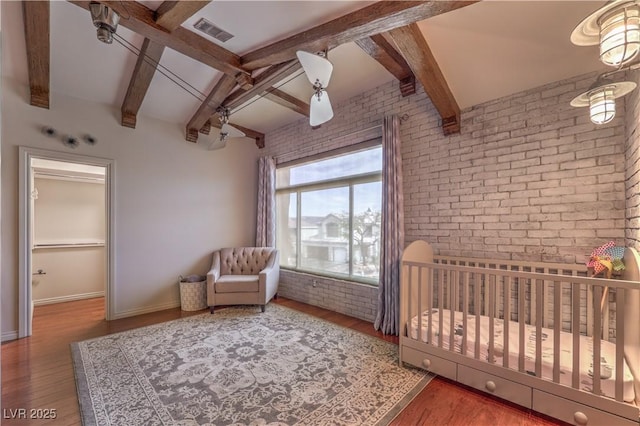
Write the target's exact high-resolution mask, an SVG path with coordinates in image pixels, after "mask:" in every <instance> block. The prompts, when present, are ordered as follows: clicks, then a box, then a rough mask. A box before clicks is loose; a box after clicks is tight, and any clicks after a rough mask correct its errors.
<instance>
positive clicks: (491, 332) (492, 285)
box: [488, 275, 497, 363]
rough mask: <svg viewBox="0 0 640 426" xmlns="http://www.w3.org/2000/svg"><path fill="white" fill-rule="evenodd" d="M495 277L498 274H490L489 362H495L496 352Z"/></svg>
mask: <svg viewBox="0 0 640 426" xmlns="http://www.w3.org/2000/svg"><path fill="white" fill-rule="evenodd" d="M495 278H497V276H496V275H489V280H488V281H489V283H488V284H489V359H488V362H490V363H493V362H495V361H494V352H495V348H494V345H495V342H494V340H495V339H494V334H495V333H494V327H495V325H494V321H493V320H494V317H495V306H496V283H495Z"/></svg>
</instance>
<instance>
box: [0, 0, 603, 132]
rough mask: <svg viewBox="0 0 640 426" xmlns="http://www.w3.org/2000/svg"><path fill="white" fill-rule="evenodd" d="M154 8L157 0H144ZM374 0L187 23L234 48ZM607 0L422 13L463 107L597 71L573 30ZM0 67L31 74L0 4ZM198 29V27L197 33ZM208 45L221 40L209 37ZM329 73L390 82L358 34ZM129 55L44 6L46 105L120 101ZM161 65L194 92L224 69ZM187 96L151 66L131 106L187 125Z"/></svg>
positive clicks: (249, 120) (282, 120)
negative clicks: (204, 27) (209, 25)
mask: <svg viewBox="0 0 640 426" xmlns="http://www.w3.org/2000/svg"><path fill="white" fill-rule="evenodd" d="M142 3H144V4H145V5H147V6H148V7H150V8H153V9H155V8H157V6H158V5H159V4H160V3H161V1H144V2H142ZM369 3H372V2H370V1H368V2H365V1H322V2H321V1H269V0H263V1H226V0H214V1H213V2H211V3H210V4H209V5H208V6H206V7H205V8H203V9H202V10H201V11H200V12H198V13H197V14H196V15H194V16H193V17H192V18H191V19H189V20H188V21H187V22H185V24H184V26H185V27H190V26H191V24H192V23H193V22H195V21H196V20H197V19H199V18H200V17H206V18H207V19H208V20H210V21H212V22H213V23H214V24H216V25H218V26H219V27H221V28H222V29H224V30H225V31H227V32H230V33H232V34H234V35H235V37H234V38H232V39H231V40H229V41H228V42H226V43H220V44H221V45H222V46H223V47H225V48H226V49H228V50H230V51H232V52H234V53H237V54H239V55H242V54H244V53H247V52H249V51H252V50H254V49H256V48H259V47H262V46H265V45H268V44H270V43H272V42H274V41H277V40H279V39H282V38H285V37H287V36H290V35H292V34H296V33H298V32H301V31H303V30H305V29H308V28H311V27H313V26H315V25H318V24H321V23H323V22H326V21H329V20H331V19H333V18H336V17H338V16H340V15H343V14H345V13H348V12H351V11H353V10H356V9H359V8H362V7H364V6H366V5H367V4H369ZM603 3H604V2H603V1H595V2H592V1H535V2H534V1H482V2H480V3H477V4H474V5H471V6H468V7H465V8H462V9H459V10H456V11H454V12H450V13H447V14H445V15H440V16H437V17H434V18H431V19H428V20H425V21H423V22H420V23H419V26H420V28H421V30H422V31H423V33H424V34H425V37H426V39H427V41H428V43H429V45H430V47H431V49H432V51H433V54H434V56H435V57H436V60H437V61H438V63H439V65H440V67H441V69H442V71H443V74H444V75H445V78H446V79H447V82H448V84H449V86H450V88H451V91H452V92H453V94H454V96H455V98H456V100H457V102H458V104H459V105H460V107H461V108H466V107H469V106H472V105H476V104H478V103H482V102H485V101H488V100H492V99H496V98H499V97H502V96H505V95H509V94H511V93H515V92H519V91H522V90H526V89H529V88H532V87H536V86H539V85H542V84H546V83H549V82H553V81H557V80H561V79H564V78H568V77H571V76H574V75H579V74H584V73H587V72H590V71H593V70H597V69H604V66H603V65H601V64H600V62H599V61H598V59H597V56H598V51H597V47H577V46H574V45H572V44H571V42H570V41H569V35H570V33H571V31H572V29H573V28H574V27H575V25H577V23H578V22H580V21H581V20H582V18H584V17H585V16H586V15H588V14H589V13H590V12H592V11H593V10H595V9H597V8H598V7H599V6H601V5H602V4H603ZM1 7H2V13H1V17H2V24H1V28H2V33H3V40H8V41H9V42H8V43H4V45H3V60H2V62H3V64H2V65H3V75H4V76H8V77H12V78H15V79H17V80H19V81H20V82H22V83H23V84H27V83H28V77H27V76H28V74H27V66H26V50H25V41H24V29H23V24H22V8H21V5H20V2H17V1H6V0H3V1H2V4H1ZM117 32H118V34H119V35H121V36H122V37H124V38H126V39H127V40H128V41H130V42H131V43H133V44H134V45H135V46H137V47H139V46H140V45H141V44H142V40H143V38H142V37H141V36H139V35H137V34H134V33H132V32H131V31H129V30H127V29H126V28H124V27H123V26H122V25H121V26H119V27H118V31H117ZM198 34H202V33H199V32H198ZM216 43H219V42H218V41H216ZM329 59H330V60H331V61H332V62H333V63H334V72H333V76H332V79H331V82H330V85H329V90H328V93H329V94H330V95H331V101H332V103H333V105H334V106H335V105H336V104H339V103H340V102H343V101H345V100H346V99H348V98H350V97H352V96H354V95H356V94H359V93H362V92H364V91H367V90H371V89H373V88H375V87H377V86H379V85H381V84H383V83H385V82H388V81H391V80H393V76H392V75H391V74H389V73H388V72H387V71H386V70H385V69H384V68H383V67H382V66H381V65H380V64H378V63H377V62H376V61H375V60H373V59H371V58H370V57H369V56H367V55H366V54H365V53H364V52H363V51H362V50H360V49H359V48H358V47H357V46H356V45H355V44H354V43H349V44H346V45H343V46H340V47H338V48H336V49H334V50H332V51H331V52H329ZM135 61H136V57H135V55H134V54H132V53H130V52H129V51H127V50H126V49H125V48H124V47H122V46H121V45H119V44H117V43H114V44H112V45H106V44H103V43H101V42H99V41H98V40H97V39H96V37H95V29H94V27H93V24H92V23H91V19H90V17H89V13H88V12H87V11H86V10H84V9H82V8H80V7H78V6H75V5H73V4H70V3H67V2H66V1H52V4H51V92H52V94H51V107H52V108H55V97H56V93H64V94H66V95H69V96H73V97H76V98H81V99H86V100H89V101H93V102H98V103H103V104H109V105H113V106H114V107H115V108H117V109H119V108H120V105H121V103H122V100H123V98H124V95H125V93H126V89H127V85H128V83H129V79H130V77H131V73H132V71H133V67H134V65H135ZM161 65H163V66H164V67H166V68H167V69H169V70H170V71H171V72H173V73H175V74H177V75H179V76H180V77H181V78H183V79H184V80H186V81H187V82H188V83H189V84H190V85H192V86H194V87H195V88H196V89H197V90H198V91H200V92H202V93H205V94H206V93H208V92H209V91H210V90H211V88H212V87H213V85H214V84H215V82H216V81H217V79H218V78H219V77H220V75H221V74H220V73H219V72H218V71H216V70H214V69H212V68H210V67H209V66H207V65H203V64H201V63H199V62H197V61H194V60H192V59H190V58H187V57H185V56H184V55H182V54H180V53H177V52H175V51H172V50H170V49H165V52H164V54H163V56H162V59H161ZM288 80H290V81H285V82H282V83H281V86H280V89H281V90H284V91H286V92H287V93H290V94H292V95H294V96H296V97H298V98H300V99H303V100H305V101H307V102H308V100H309V98H310V97H311V93H312V91H311V88H310V85H309V83H308V80H307V79H306V78H305V76H303V75H299V76H298V77H296V78H293V79H288ZM200 103H201V102H200V101H198V100H197V99H196V98H195V97H193V96H191V95H189V94H188V93H186V92H185V91H184V90H183V89H181V88H179V87H177V86H176V85H175V84H174V83H172V82H171V81H169V80H168V79H167V78H166V77H164V76H163V75H160V74H158V73H156V75H155V76H154V78H153V81H152V83H151V87H150V89H149V92H148V94H147V96H146V98H145V100H144V102H143V104H142V107H141V110H140V112H139V115H140V116H149V117H155V118H159V119H162V120H166V121H169V122H175V123H178V124H180V125H185V124H186V123H187V122H188V121H189V119H190V118H191V116H192V115H193V114H194V112H195V111H196V110H197V108H198V106H199V105H200ZM301 118H302V116H300V115H299V114H297V113H295V112H293V111H291V110H288V109H286V108H284V107H281V106H278V105H275V104H274V103H272V102H270V101H268V100H266V99H257V98H256V99H254V100H251V101H249V102H248V103H247V104H245V106H243V107H241V108H240V109H239V110H237V111H234V112H233V114H232V117H231V119H232V121H233V122H235V123H237V124H240V125H243V126H245V127H248V128H251V129H254V130H257V131H261V132H268V131H270V130H273V129H275V128H278V127H279V126H282V125H284V124H287V123H290V122H292V121H295V120H299V119H301Z"/></svg>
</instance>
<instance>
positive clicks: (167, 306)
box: [112, 300, 180, 319]
mask: <svg viewBox="0 0 640 426" xmlns="http://www.w3.org/2000/svg"><path fill="white" fill-rule="evenodd" d="M178 307H180V300H174V301H173V302H168V303H163V304H161V305H155V306H147V307H144V308H136V309H129V310H128V311H122V312H116V313H115V315H114V316H113V317H112V319H121V318H128V317H135V316H136V315H142V314H148V313H151V312H157V311H164V310H165V309H173V308H178Z"/></svg>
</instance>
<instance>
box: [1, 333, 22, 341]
mask: <svg viewBox="0 0 640 426" xmlns="http://www.w3.org/2000/svg"><path fill="white" fill-rule="evenodd" d="M17 338H18V330H13V331H3V332H2V337H1V340H2V341H3V342H8V341H10V340H16V339H17Z"/></svg>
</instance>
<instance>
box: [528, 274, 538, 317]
mask: <svg viewBox="0 0 640 426" xmlns="http://www.w3.org/2000/svg"><path fill="white" fill-rule="evenodd" d="M528 281H529V296H530V297H531V304H530V305H529V324H535V323H536V322H537V318H536V313H537V312H538V310H537V309H536V308H537V306H538V303H539V302H538V300H536V299H537V298H538V294H537V292H536V291H535V290H534V286H535V282H534V281H533V280H531V279H530V280H528Z"/></svg>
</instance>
